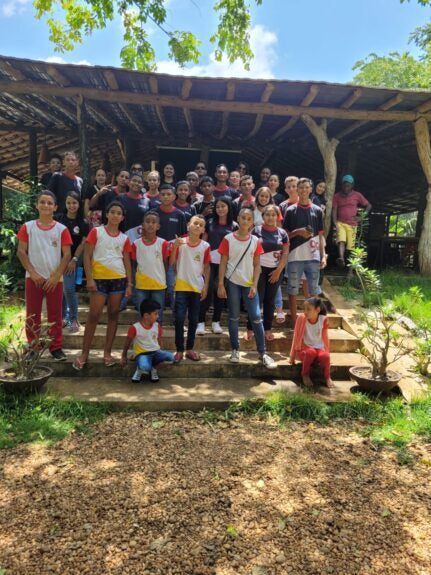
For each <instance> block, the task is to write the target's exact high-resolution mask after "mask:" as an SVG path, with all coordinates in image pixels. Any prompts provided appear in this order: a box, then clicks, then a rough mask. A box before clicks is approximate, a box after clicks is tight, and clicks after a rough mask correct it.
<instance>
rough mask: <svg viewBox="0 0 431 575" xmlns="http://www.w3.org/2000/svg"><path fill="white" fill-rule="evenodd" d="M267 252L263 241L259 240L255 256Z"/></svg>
mask: <svg viewBox="0 0 431 575" xmlns="http://www.w3.org/2000/svg"><path fill="white" fill-rule="evenodd" d="M264 253H265V252H264V251H263V247H262V242H261V241H260V240H259V241H258V242H257V246H256V250H255V252H254V257H257V256H261V255H262V254H264Z"/></svg>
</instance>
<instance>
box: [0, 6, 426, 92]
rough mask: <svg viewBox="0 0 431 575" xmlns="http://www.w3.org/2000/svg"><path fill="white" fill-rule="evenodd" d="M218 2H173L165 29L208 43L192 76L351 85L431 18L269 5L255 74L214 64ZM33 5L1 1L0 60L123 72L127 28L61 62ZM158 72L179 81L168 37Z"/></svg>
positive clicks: (256, 31)
mask: <svg viewBox="0 0 431 575" xmlns="http://www.w3.org/2000/svg"><path fill="white" fill-rule="evenodd" d="M214 2H215V0H168V22H167V27H168V28H170V29H172V30H174V29H188V30H192V31H197V32H198V33H199V36H200V38H201V39H202V40H204V45H203V54H202V58H201V62H199V65H197V66H191V67H189V70H188V73H190V74H194V75H211V76H214V75H216V76H250V77H254V78H278V79H282V78H284V79H292V80H326V81H333V82H348V81H350V80H351V79H352V77H353V75H354V73H353V72H352V66H353V64H354V63H355V62H356V61H357V60H358V59H361V58H364V57H365V56H366V55H367V54H369V53H370V52H377V53H379V54H386V53H388V52H390V51H394V50H398V51H404V50H410V51H411V52H413V53H415V49H414V47H413V46H411V45H409V44H408V37H409V34H410V32H411V31H412V30H413V29H414V28H415V27H416V26H419V25H420V24H423V23H424V22H426V21H427V20H429V18H430V17H431V8H423V7H421V6H419V5H418V3H417V1H416V0H411V2H410V3H405V4H400V3H399V0H264V1H263V5H262V6H260V7H255V6H254V7H253V8H252V30H251V39H252V47H253V50H254V53H255V60H254V61H253V63H252V67H251V70H250V72H249V73H247V72H246V71H245V70H244V69H243V65H242V63H240V62H237V63H234V64H233V65H229V64H227V63H226V62H222V63H216V62H214V59H213V57H212V49H213V48H212V46H211V44H210V43H209V42H208V41H207V40H206V39H207V38H209V36H210V35H211V33H212V32H213V30H214V28H215V23H216V17H215V15H213V14H212V11H211V6H212V5H213V4H214ZM33 14H34V10H33V7H32V4H31V1H29V0H0V26H1V31H2V32H1V35H0V54H2V55H8V56H17V57H23V58H35V59H40V60H52V61H64V62H71V63H77V62H86V63H90V64H101V65H111V66H119V65H120V60H119V52H120V49H121V36H122V28H121V22H120V21H118V20H117V21H114V22H112V23H110V25H109V26H108V28H107V29H105V30H104V31H100V32H97V33H96V34H95V35H94V36H93V37H92V38H89V39H87V40H86V41H85V43H84V44H83V45H82V46H79V47H78V48H77V49H76V50H75V51H74V52H71V53H66V54H58V53H55V52H54V48H53V46H52V44H51V43H50V42H49V40H48V31H47V27H46V25H45V23H44V22H43V21H37V20H35V18H34V15H33ZM150 32H151V39H152V41H153V44H154V46H155V48H156V52H157V55H158V61H159V71H162V72H168V73H179V72H180V70H179V68H178V67H177V66H176V65H175V64H173V63H172V62H169V61H168V60H167V50H166V45H165V42H164V37H163V34H161V33H160V32H158V31H157V30H153V29H151V30H150Z"/></svg>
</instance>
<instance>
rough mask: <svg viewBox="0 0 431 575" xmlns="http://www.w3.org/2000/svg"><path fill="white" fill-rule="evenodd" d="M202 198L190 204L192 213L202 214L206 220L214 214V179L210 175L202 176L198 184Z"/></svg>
mask: <svg viewBox="0 0 431 575" xmlns="http://www.w3.org/2000/svg"><path fill="white" fill-rule="evenodd" d="M199 191H200V192H201V194H202V196H203V197H202V199H201V200H199V201H197V202H195V203H194V204H193V205H192V208H193V215H200V216H204V218H205V219H206V220H207V221H208V220H209V218H211V217H212V216H213V215H214V205H215V197H214V180H213V179H212V178H211V177H210V176H204V177H203V178H202V179H201V182H200V184H199Z"/></svg>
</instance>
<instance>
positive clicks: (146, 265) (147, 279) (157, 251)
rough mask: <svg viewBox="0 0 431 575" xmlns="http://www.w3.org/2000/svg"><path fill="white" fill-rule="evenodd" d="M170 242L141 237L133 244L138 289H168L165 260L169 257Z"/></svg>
mask: <svg viewBox="0 0 431 575" xmlns="http://www.w3.org/2000/svg"><path fill="white" fill-rule="evenodd" d="M169 251H170V244H169V242H168V241H166V240H164V239H163V238H158V237H156V238H155V239H154V241H152V242H149V243H148V242H146V241H145V239H144V238H139V239H137V240H136V241H134V242H133V244H132V258H133V259H134V260H135V261H136V263H137V269H136V284H135V285H136V289H141V290H164V289H166V268H165V260H167V259H168V257H169Z"/></svg>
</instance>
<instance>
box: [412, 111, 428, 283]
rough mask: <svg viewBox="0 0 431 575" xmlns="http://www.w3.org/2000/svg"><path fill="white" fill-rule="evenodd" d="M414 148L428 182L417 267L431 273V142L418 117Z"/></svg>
mask: <svg viewBox="0 0 431 575" xmlns="http://www.w3.org/2000/svg"><path fill="white" fill-rule="evenodd" d="M414 126H415V136H416V148H417V151H418V156H419V160H420V162H421V165H422V170H423V172H424V174H425V178H426V181H427V184H428V191H427V195H426V207H425V212H424V216H423V225H422V229H421V231H420V237H419V269H420V272H421V273H422V274H429V275H431V144H430V132H429V128H428V122H427V121H426V119H425V118H419V119H418V120H416V122H415V123H414Z"/></svg>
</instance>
